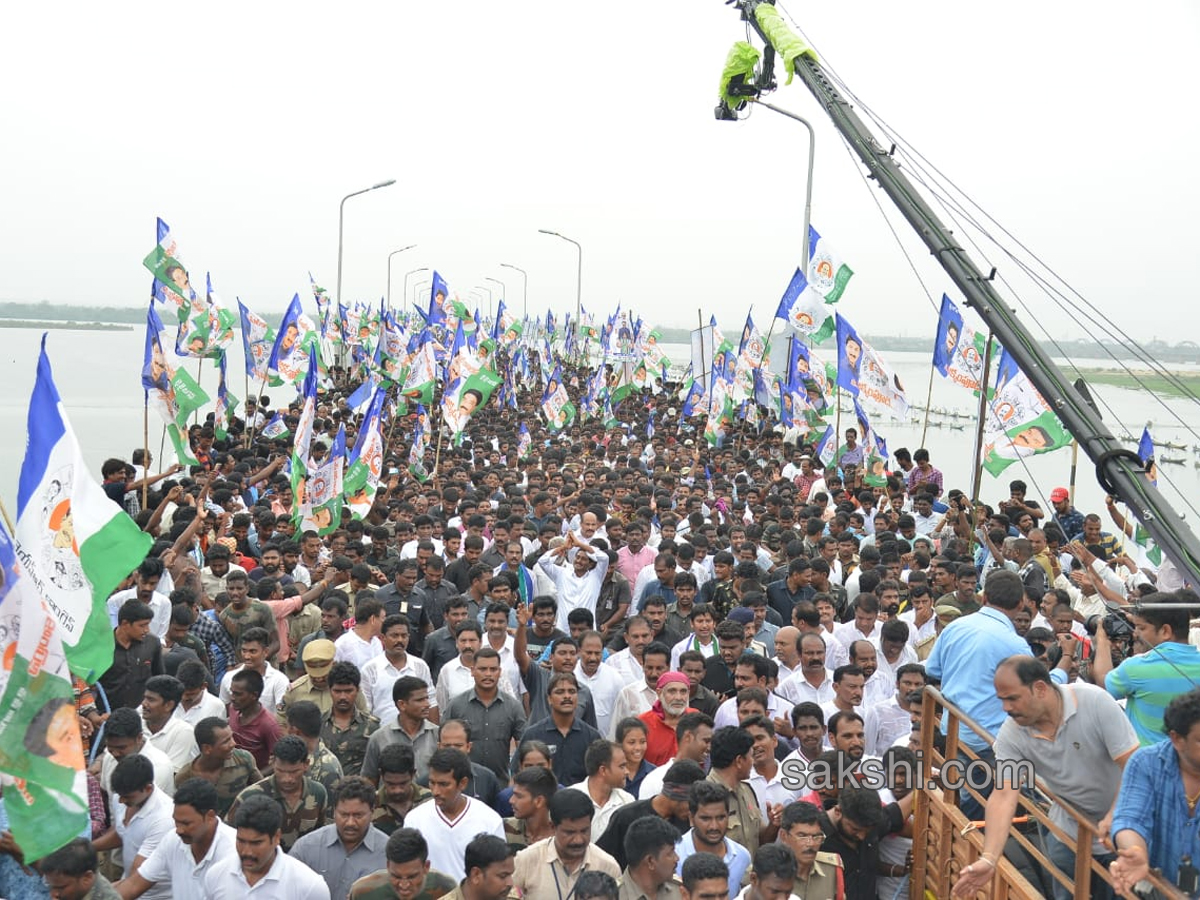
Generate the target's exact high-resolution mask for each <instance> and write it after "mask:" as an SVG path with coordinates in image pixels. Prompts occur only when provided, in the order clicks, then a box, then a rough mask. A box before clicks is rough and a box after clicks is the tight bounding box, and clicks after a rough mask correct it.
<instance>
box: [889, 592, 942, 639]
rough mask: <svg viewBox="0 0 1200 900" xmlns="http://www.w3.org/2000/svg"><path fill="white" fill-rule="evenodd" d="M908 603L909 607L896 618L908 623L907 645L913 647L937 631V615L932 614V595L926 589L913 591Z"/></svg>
mask: <svg viewBox="0 0 1200 900" xmlns="http://www.w3.org/2000/svg"><path fill="white" fill-rule="evenodd" d="M910 603H911V604H912V605H911V606H910V608H908V609H906V610H905V611H904V612H902V613H900V615H898V616H896V619H897V620H898V621H900V622H904V623H905V624H906V625H908V645H909V646H910V647H912V648H914V649H915V648H916V646H917V644H918V643H920V642H921V641H923V640H925V639H927V638H931V637H933V636H934V634H936V633H937V617H936V616H935V615H934V614H933V597H931V596H930V595H929V591H928V590H923V591H921V592H920V593H919V594H917V593H914V594H913V595H912V597H911V600H910Z"/></svg>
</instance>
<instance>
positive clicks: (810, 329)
mask: <svg viewBox="0 0 1200 900" xmlns="http://www.w3.org/2000/svg"><path fill="white" fill-rule="evenodd" d="M775 317H776V318H777V319H783V320H784V321H785V322H787V323H788V324H789V325H791V326H792V328H794V329H796V331H798V332H800V334H803V335H806V336H808V337H810V338H812V341H813V343H814V344H819V343H821V342H822V341H824V340H825V339H826V338H827V337H829V335H831V334H833V330H834V319H833V309H832V308H831V306H830V304H829V303H827V302H826V300H825V298H824V297H822V296H821V295H820V294H818V293H817V292H816V291H815V290H814V289H813V288H812V286H811V285H809V283H808V279H807V278H805V277H804V273H803V272H802V271H800V269H799V268H797V269H796V272H795V274H794V275H792V280H791V281H789V282H788V286H787V287H786V288H785V289H784V291H783V296H782V297H781V298H780V300H779V306H778V307H777V308H776V310H775Z"/></svg>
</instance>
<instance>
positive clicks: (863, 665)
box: [850, 641, 896, 708]
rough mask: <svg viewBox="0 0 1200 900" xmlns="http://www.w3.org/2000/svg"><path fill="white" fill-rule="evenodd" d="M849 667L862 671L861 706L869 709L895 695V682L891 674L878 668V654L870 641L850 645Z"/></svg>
mask: <svg viewBox="0 0 1200 900" xmlns="http://www.w3.org/2000/svg"><path fill="white" fill-rule="evenodd" d="M850 665H852V666H858V668H859V669H860V670H862V674H863V678H864V679H865V680H864V681H863V692H862V701H861V702H862V705H863V707H864V708H869V707H872V706H874V705H875V704H877V703H886V702H887V700H888V698H889V697H891V696H892V695H893V694H895V693H896V682H895V681H893V680H892V675H891V672H890V671H888V670H887V669H883V668H881V667H880V666H879V654H878V653H877V652H876V650H875V647H874V646H872V644H871V642H870V641H855V642H854V643H853V644H851V645H850Z"/></svg>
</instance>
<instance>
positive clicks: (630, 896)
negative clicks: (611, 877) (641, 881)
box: [617, 869, 683, 900]
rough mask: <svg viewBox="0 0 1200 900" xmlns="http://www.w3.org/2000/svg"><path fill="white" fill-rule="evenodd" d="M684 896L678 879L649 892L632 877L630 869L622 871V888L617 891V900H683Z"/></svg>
mask: <svg viewBox="0 0 1200 900" xmlns="http://www.w3.org/2000/svg"><path fill="white" fill-rule="evenodd" d="M682 898H683V895H682V894H681V893H680V892H679V882H678V881H675V880H672V881H668V882H667V883H666V884H660V885H659V886H658V890H657V891H655V892H654V893H653V894H647V893H646V892H645V891H643V890H642V889H641V888H640V887H638V884H637V882H636V881H634V880H633V878H631V877H630V875H629V870H628V869H626V870H625V871H624V872H622V873H621V889H620V891H619V892H618V893H617V900H682Z"/></svg>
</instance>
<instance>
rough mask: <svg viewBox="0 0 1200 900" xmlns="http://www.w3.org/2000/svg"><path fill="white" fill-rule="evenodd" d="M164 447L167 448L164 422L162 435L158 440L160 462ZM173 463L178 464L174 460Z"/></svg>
mask: <svg viewBox="0 0 1200 900" xmlns="http://www.w3.org/2000/svg"><path fill="white" fill-rule="evenodd" d="M166 446H167V425H166V423H165V422H164V423H163V427H162V434H161V435H160V436H159V438H158V458H159V460H160V461H161V460H162V455H163V448H164V447H166ZM175 461H176V462H179V460H175Z"/></svg>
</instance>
